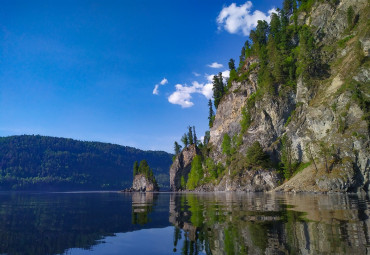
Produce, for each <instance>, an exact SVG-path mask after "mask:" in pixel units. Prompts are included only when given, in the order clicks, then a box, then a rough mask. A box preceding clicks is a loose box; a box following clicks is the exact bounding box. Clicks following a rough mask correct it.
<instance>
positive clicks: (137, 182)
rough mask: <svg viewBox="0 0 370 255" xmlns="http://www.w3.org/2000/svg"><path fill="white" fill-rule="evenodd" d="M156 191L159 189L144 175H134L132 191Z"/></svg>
mask: <svg viewBox="0 0 370 255" xmlns="http://www.w3.org/2000/svg"><path fill="white" fill-rule="evenodd" d="M158 190H159V188H158V186H157V184H156V183H155V182H153V181H151V180H149V179H148V178H146V177H145V175H143V174H137V175H135V177H134V180H133V182H132V191H142V192H152V191H158Z"/></svg>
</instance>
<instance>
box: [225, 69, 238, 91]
mask: <svg viewBox="0 0 370 255" xmlns="http://www.w3.org/2000/svg"><path fill="white" fill-rule="evenodd" d="M236 80H238V81H239V79H238V74H237V73H236V70H235V69H231V70H230V77H229V80H228V81H227V86H228V88H230V87H231V82H233V81H236Z"/></svg>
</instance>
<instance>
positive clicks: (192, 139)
mask: <svg viewBox="0 0 370 255" xmlns="http://www.w3.org/2000/svg"><path fill="white" fill-rule="evenodd" d="M188 130H189V131H188V141H189V144H190V145H192V144H194V137H193V129H192V128H191V126H188Z"/></svg>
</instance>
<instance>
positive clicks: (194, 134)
mask: <svg viewBox="0 0 370 255" xmlns="http://www.w3.org/2000/svg"><path fill="white" fill-rule="evenodd" d="M193 137H194V138H193V140H194V144H195V145H197V140H198V138H197V134H196V133H195V126H193Z"/></svg>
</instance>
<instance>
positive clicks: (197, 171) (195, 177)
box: [186, 155, 203, 190]
mask: <svg viewBox="0 0 370 255" xmlns="http://www.w3.org/2000/svg"><path fill="white" fill-rule="evenodd" d="M202 178H203V168H202V157H201V156H200V155H196V156H195V157H194V159H193V161H192V162H191V170H190V173H189V176H188V182H187V184H186V187H187V189H189V190H193V189H195V188H196V187H197V186H198V185H199V184H200V181H201V180H202Z"/></svg>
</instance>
